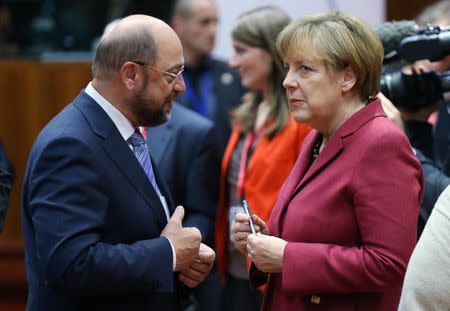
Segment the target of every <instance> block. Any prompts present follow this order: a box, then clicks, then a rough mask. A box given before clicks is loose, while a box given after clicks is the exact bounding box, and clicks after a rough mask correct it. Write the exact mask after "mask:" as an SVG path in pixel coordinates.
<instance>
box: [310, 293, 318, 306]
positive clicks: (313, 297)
mask: <svg viewBox="0 0 450 311" xmlns="http://www.w3.org/2000/svg"><path fill="white" fill-rule="evenodd" d="M311 302H312V303H315V304H317V305H318V304H319V303H320V297H319V296H315V295H312V296H311Z"/></svg>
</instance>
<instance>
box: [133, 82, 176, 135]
mask: <svg viewBox="0 0 450 311" xmlns="http://www.w3.org/2000/svg"><path fill="white" fill-rule="evenodd" d="M145 90H146V87H145V86H144V87H143V88H142V89H141V90H139V92H138V93H137V94H136V95H135V96H134V98H133V101H132V102H131V106H132V107H133V111H134V115H135V117H136V119H137V120H138V123H139V125H140V126H145V127H154V126H158V125H160V124H162V123H165V122H167V121H168V120H169V118H170V110H169V109H168V108H167V105H168V104H169V99H170V97H172V95H171V96H170V97H168V98H167V99H166V100H165V101H164V104H163V105H162V106H161V107H160V108H159V109H157V110H151V109H150V108H149V107H148V101H149V100H148V99H146V98H145V97H144V93H145Z"/></svg>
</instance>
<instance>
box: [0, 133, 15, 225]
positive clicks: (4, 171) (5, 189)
mask: <svg viewBox="0 0 450 311" xmlns="http://www.w3.org/2000/svg"><path fill="white" fill-rule="evenodd" d="M13 182H14V169H13V167H12V164H11V162H10V161H9V159H8V156H7V154H6V150H5V148H4V147H3V144H2V143H1V142H0V232H1V231H2V229H3V226H4V222H5V215H6V210H7V209H8V202H9V195H10V193H11V189H12V185H13Z"/></svg>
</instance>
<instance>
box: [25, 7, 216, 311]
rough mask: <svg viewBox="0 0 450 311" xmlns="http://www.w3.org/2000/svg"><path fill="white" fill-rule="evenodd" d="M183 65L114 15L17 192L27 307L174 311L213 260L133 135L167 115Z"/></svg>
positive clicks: (172, 37)
mask: <svg viewBox="0 0 450 311" xmlns="http://www.w3.org/2000/svg"><path fill="white" fill-rule="evenodd" d="M183 65H184V59H183V54H182V48H181V43H180V41H179V39H178V37H177V36H176V34H175V32H173V30H172V29H171V28H170V27H169V26H168V25H167V24H165V23H164V22H162V21H160V20H158V19H156V18H153V17H150V16H145V15H133V16H129V17H126V18H124V19H123V20H121V21H120V22H119V23H118V24H117V25H116V26H115V27H114V29H113V30H112V31H111V32H110V33H108V34H105V35H104V36H103V37H102V39H101V40H100V43H99V45H98V47H97V50H96V56H95V60H94V64H93V76H94V77H93V80H92V81H91V82H90V83H89V84H88V86H87V87H86V89H85V90H83V91H82V92H81V93H80V95H79V96H78V97H77V98H76V99H74V101H73V102H72V103H71V104H69V105H68V106H67V107H66V108H65V109H64V110H63V111H61V112H60V113H59V114H58V115H57V116H56V117H55V118H54V119H53V120H51V121H50V122H49V124H47V126H46V127H45V128H44V129H43V130H42V131H41V133H40V134H39V136H38V138H37V139H36V142H35V144H34V146H33V148H32V151H31V155H30V159H29V162H28V167H27V171H26V176H25V181H24V187H23V194H22V196H23V197H22V202H23V205H22V217H23V221H22V222H23V231H24V238H25V254H26V268H27V277H28V288H29V295H28V304H27V310H29V311H34V310H45V311H48V310H50V311H51V310H179V309H180V308H182V307H183V303H184V298H185V297H187V294H188V290H187V289H188V288H192V287H195V286H197V285H198V284H199V283H201V282H202V281H203V279H204V278H205V276H206V275H207V274H208V272H209V271H210V269H211V267H212V263H213V261H214V257H215V254H214V251H213V250H212V249H211V248H209V247H208V246H206V245H205V244H203V243H201V234H200V232H199V230H198V229H196V228H189V227H183V226H182V221H183V217H184V209H183V207H180V206H179V207H177V209H175V205H174V203H173V201H172V198H171V196H170V193H169V191H168V189H167V187H166V185H165V183H164V182H163V180H162V179H161V177H160V175H159V173H158V169H157V167H156V166H155V165H154V162H153V161H152V160H151V158H150V156H149V153H148V149H147V145H146V144H145V140H144V138H143V137H142V135H141V133H140V132H139V128H140V127H151V126H155V125H158V124H161V123H163V122H166V121H167V119H168V118H169V116H170V113H171V109H172V105H173V100H174V98H175V97H176V96H177V94H178V93H180V92H183V91H184V90H185V85H184V80H183V78H182V76H181V72H182V70H183Z"/></svg>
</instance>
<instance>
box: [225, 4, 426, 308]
mask: <svg viewBox="0 0 450 311" xmlns="http://www.w3.org/2000/svg"><path fill="white" fill-rule="evenodd" d="M277 47H278V51H279V52H280V55H281V57H282V58H283V59H284V61H285V64H286V69H287V76H286V79H285V80H284V83H283V85H284V87H285V88H286V90H287V94H288V98H289V106H290V108H291V110H292V112H293V116H294V119H295V120H296V121H297V122H302V123H306V124H308V125H310V126H311V127H312V128H313V129H314V130H313V131H312V132H311V133H310V134H309V135H308V137H307V138H306V140H305V142H304V144H303V147H302V149H301V151H300V155H299V157H298V159H297V162H296V164H295V165H294V168H293V169H292V171H291V173H290V175H289V177H288V178H287V180H286V181H285V183H284V185H283V187H282V188H281V190H280V192H279V195H278V199H277V202H276V203H275V206H274V209H273V211H272V215H271V217H270V221H269V225H268V226H266V224H265V223H264V222H263V221H262V220H261V218H259V217H258V216H257V215H254V217H253V219H254V221H255V223H256V225H257V226H258V228H257V229H258V230H259V233H257V234H250V230H249V226H248V220H249V219H248V217H246V216H245V215H244V214H237V216H236V224H235V225H234V227H233V228H232V232H233V238H234V240H235V246H236V248H238V249H239V250H240V251H241V252H242V253H244V254H247V255H248V256H249V258H250V259H251V260H252V262H253V266H252V270H251V281H252V284H253V285H254V286H259V285H261V284H266V285H267V290H266V293H265V297H264V304H263V310H277V311H283V310H296V311H304V310H321V311H324V310H327V311H338V310H339V311H342V310H352V311H355V310H360V311H363V310H364V311H391V310H396V309H397V306H398V302H399V298H400V291H401V286H402V281H403V277H404V274H405V270H406V265H407V262H408V259H409V257H410V255H411V252H412V250H413V248H414V245H415V242H416V226H417V216H418V209H419V203H420V201H421V198H422V171H421V168H420V165H419V163H418V161H417V160H416V158H415V156H414V154H413V151H412V149H411V146H410V145H409V142H408V139H407V138H406V137H405V135H404V134H403V133H402V132H401V131H400V130H399V129H398V128H397V127H396V126H395V125H394V124H393V123H391V122H390V121H389V120H387V118H386V115H385V113H384V111H383V109H382V107H381V103H380V100H379V99H378V98H377V97H376V95H377V93H378V92H379V88H380V86H379V81H380V73H381V70H382V59H383V51H382V47H381V44H380V42H379V41H378V39H377V38H376V37H375V35H374V34H373V33H372V31H371V30H370V29H369V28H368V27H367V26H366V25H365V24H364V23H363V22H362V21H361V20H360V19H358V18H356V17H354V16H351V15H347V14H343V13H337V12H332V13H324V14H319V15H313V16H307V17H304V18H302V19H300V20H298V21H296V22H294V23H292V24H290V25H289V26H287V27H286V28H285V29H284V30H283V31H282V32H281V34H280V35H279V37H278V39H277Z"/></svg>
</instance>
